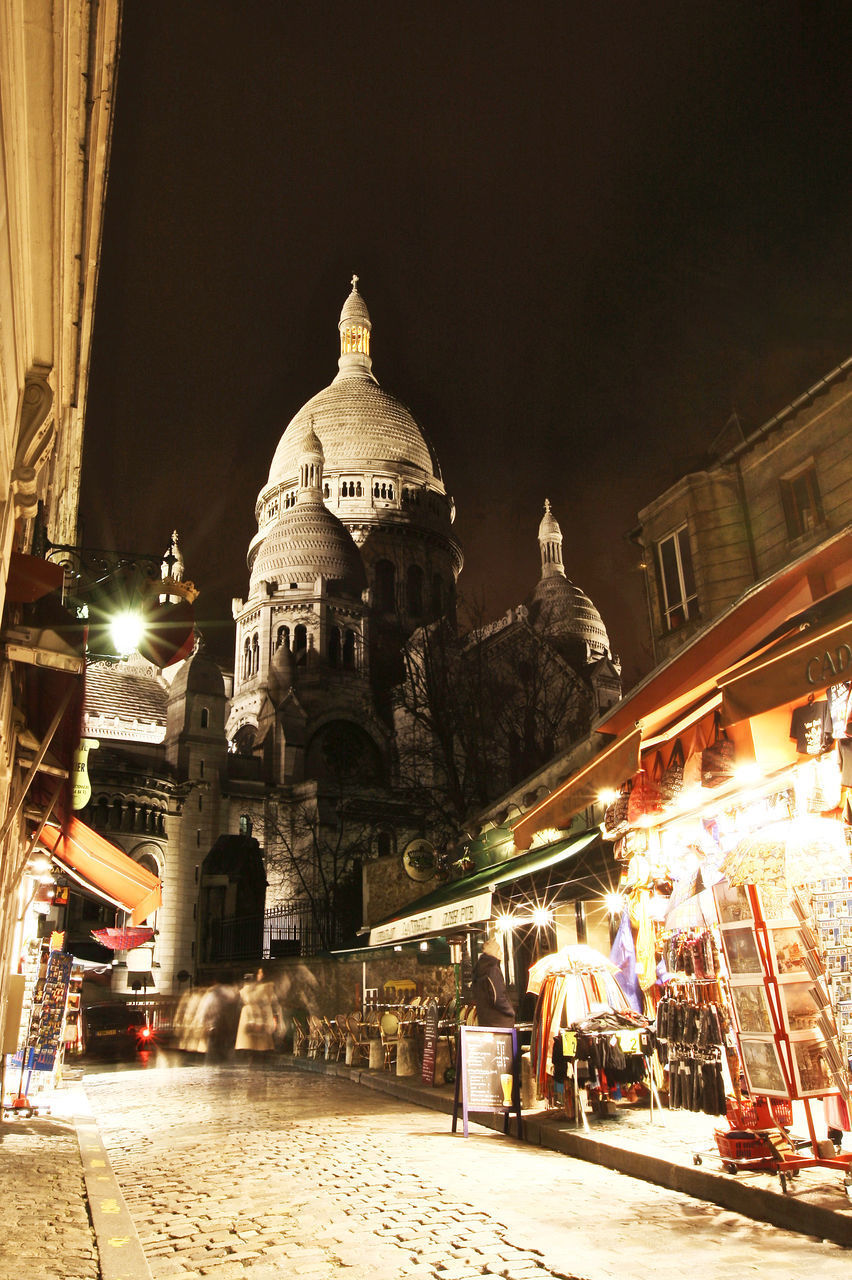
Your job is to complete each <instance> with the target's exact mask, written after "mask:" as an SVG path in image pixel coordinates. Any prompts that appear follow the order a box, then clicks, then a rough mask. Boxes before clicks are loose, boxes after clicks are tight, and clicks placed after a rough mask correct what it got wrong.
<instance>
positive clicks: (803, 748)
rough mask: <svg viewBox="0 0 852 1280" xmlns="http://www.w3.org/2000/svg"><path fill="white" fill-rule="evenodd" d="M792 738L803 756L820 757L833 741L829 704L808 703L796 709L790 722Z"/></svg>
mask: <svg viewBox="0 0 852 1280" xmlns="http://www.w3.org/2000/svg"><path fill="white" fill-rule="evenodd" d="M790 737H791V738H793V739H794V740H795V743H796V750H797V751H798V752H799V753H800V754H801V755H806V756H818V755H820V753H821V752H823V751H825V749H826V747H827V746H828V744H829V742H830V741H831V716H830V714H829V710H828V703H827V702H808V703H805V705H804V706H803V707H796V709H795V711H794V712H793V719H792V720H791V722H790Z"/></svg>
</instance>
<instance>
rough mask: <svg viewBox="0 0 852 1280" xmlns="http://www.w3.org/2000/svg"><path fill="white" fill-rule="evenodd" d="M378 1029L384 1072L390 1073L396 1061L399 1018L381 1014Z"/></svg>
mask: <svg viewBox="0 0 852 1280" xmlns="http://www.w3.org/2000/svg"><path fill="white" fill-rule="evenodd" d="M379 1029H380V1031H381V1037H382V1048H383V1049H384V1054H385V1064H384V1065H385V1071H390V1069H391V1067H392V1066H393V1064H394V1062H395V1061H396V1050H397V1045H398V1044H399V1018H398V1017H397V1016H396V1014H395V1013H383V1014H382V1017H381V1021H380V1022H379Z"/></svg>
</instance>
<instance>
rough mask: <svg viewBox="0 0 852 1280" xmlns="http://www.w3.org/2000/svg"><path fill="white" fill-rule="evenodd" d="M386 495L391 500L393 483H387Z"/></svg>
mask: <svg viewBox="0 0 852 1280" xmlns="http://www.w3.org/2000/svg"><path fill="white" fill-rule="evenodd" d="M388 497H389V498H390V499H391V501H393V485H392V484H389V485H388Z"/></svg>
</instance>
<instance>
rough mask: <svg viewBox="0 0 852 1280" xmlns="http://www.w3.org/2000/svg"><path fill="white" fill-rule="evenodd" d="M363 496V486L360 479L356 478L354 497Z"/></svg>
mask: <svg viewBox="0 0 852 1280" xmlns="http://www.w3.org/2000/svg"><path fill="white" fill-rule="evenodd" d="M363 496H364V488H363V485H362V484H361V481H360V480H356V481H355V497H356V498H363Z"/></svg>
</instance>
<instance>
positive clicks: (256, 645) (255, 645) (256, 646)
mask: <svg viewBox="0 0 852 1280" xmlns="http://www.w3.org/2000/svg"><path fill="white" fill-rule="evenodd" d="M259 670H260V641H259V640H258V638H257V632H256V631H255V633H254V635H253V636H252V638H251V674H252V675H255V676H256V675H257V673H258V671H259Z"/></svg>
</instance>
